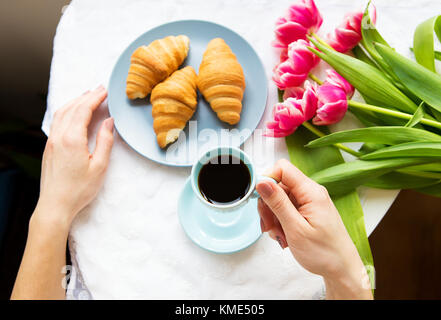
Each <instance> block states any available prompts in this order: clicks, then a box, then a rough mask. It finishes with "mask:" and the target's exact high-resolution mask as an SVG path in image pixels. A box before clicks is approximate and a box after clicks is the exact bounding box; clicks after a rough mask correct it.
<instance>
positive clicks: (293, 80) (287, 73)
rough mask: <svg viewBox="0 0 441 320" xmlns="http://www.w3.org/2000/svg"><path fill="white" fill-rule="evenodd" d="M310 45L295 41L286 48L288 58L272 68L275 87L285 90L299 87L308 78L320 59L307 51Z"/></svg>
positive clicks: (306, 42)
mask: <svg viewBox="0 0 441 320" xmlns="http://www.w3.org/2000/svg"><path fill="white" fill-rule="evenodd" d="M308 46H311V44H310V43H309V42H308V41H305V40H297V41H295V42H293V43H291V44H290V45H289V47H288V58H287V59H286V60H285V61H283V62H281V63H280V64H279V65H277V66H276V67H275V68H274V71H273V80H274V82H275V83H276V85H277V87H278V88H279V89H281V90H285V89H286V88H290V87H298V86H300V85H301V84H302V83H303V82H304V81H305V80H306V78H307V77H308V73H309V72H310V71H311V69H312V68H314V67H315V66H316V65H317V63H318V62H319V61H320V59H319V58H318V57H317V56H316V55H315V54H314V53H312V52H311V51H309V50H308Z"/></svg>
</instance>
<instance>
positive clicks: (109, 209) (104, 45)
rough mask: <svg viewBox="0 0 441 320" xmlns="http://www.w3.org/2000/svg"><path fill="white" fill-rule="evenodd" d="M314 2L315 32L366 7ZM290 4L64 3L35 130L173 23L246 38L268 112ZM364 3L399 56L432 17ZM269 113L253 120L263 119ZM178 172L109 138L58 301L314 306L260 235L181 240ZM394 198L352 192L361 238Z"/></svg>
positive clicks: (312, 279)
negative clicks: (242, 243) (214, 245)
mask: <svg viewBox="0 0 441 320" xmlns="http://www.w3.org/2000/svg"><path fill="white" fill-rule="evenodd" d="M316 2H317V4H318V6H319V8H320V10H321V11H322V13H323V15H324V18H325V22H324V24H323V27H322V34H323V33H327V32H329V31H330V30H331V29H332V27H335V26H336V25H337V24H338V23H340V21H341V18H342V16H343V14H344V13H345V12H347V11H349V10H351V9H356V8H361V7H364V5H365V3H366V1H352V0H347V1H337V0H333V1H332V0H322V1H318V0H317V1H316ZM290 3H292V1H287V0H284V1H280V0H278V1H274V0H253V1H245V0H243V1H238V0H222V1H220V0H219V1H218V0H216V1H204V0H199V1H189V0H188V1H185V0H175V1H170V0H168V1H165V0H156V1H153V0H149V1H145V0H131V1H130V0H94V1H90V0H89V1H87V0H73V1H72V3H71V4H70V6H69V7H68V8H67V10H66V11H65V13H64V15H63V17H62V19H61V21H60V23H59V25H58V28H57V33H56V36H55V40H54V56H53V60H52V68H51V78H50V85H49V97H48V109H47V113H46V116H45V119H44V122H43V130H44V131H45V132H46V133H47V134H48V133H49V126H50V122H51V117H52V115H53V114H54V112H55V111H56V110H57V108H59V107H61V106H62V105H63V104H64V103H65V102H67V101H68V100H70V99H72V98H73V97H75V96H78V95H79V94H81V93H82V92H84V91H85V90H87V89H89V88H93V87H95V86H97V85H98V84H100V83H103V84H107V82H108V79H109V76H110V72H111V70H112V68H113V65H114V63H115V62H116V59H117V58H118V56H119V54H120V53H121V52H122V51H123V49H124V48H125V47H126V46H127V45H128V44H129V43H130V42H131V41H132V40H133V39H135V38H136V37H137V36H138V35H139V34H141V33H143V32H145V31H147V30H149V29H150V28H152V27H155V26H157V25H160V24H162V23H165V22H169V21H173V20H180V19H202V20H209V21H213V22H217V23H220V24H223V25H225V26H227V27H229V28H231V29H233V30H235V31H236V32H238V33H239V34H241V35H242V36H243V37H244V38H245V39H247V40H248V41H249V42H250V43H251V44H252V45H253V47H254V48H255V50H256V51H257V52H258V54H259V55H260V57H261V59H262V61H263V62H264V65H265V68H266V71H267V77H268V82H269V83H270V86H269V90H270V91H269V99H268V106H269V107H270V106H272V105H273V104H274V103H275V102H276V99H277V97H276V88H275V86H274V84H273V83H272V82H271V81H270V77H271V70H272V68H273V66H274V64H275V62H276V60H277V57H276V56H275V55H274V53H273V50H272V48H271V47H270V42H271V40H272V38H273V24H274V21H275V20H276V18H277V17H278V16H279V15H281V14H282V13H283V11H284V10H285V8H287V7H288V5H289V4H290ZM375 4H376V5H377V9H378V23H377V24H378V26H379V29H380V31H381V32H382V34H383V35H384V36H385V38H386V39H387V40H389V41H390V43H391V44H392V45H393V46H395V47H396V48H397V49H398V50H399V51H400V52H408V47H409V46H410V45H411V40H412V34H413V30H414V28H415V26H416V25H417V23H418V22H419V21H422V20H423V19H426V18H428V17H430V16H432V15H434V14H435V13H436V12H441V5H440V4H439V3H438V1H418V0H413V1H406V2H405V4H403V3H402V2H401V1H399V0H393V1H392V0H382V1H380V0H377V1H375ZM417 14H418V18H416V16H417ZM106 107H107V106H106V105H105V104H104V105H103V106H101V108H100V109H99V112H98V113H97V114H96V116H95V117H94V120H93V122H92V125H91V127H92V128H91V130H90V138H91V139H90V141H91V146H90V147H91V148H93V147H94V141H95V139H94V137H95V134H96V130H97V124H98V123H99V122H100V121H101V120H102V119H104V118H105V117H107V116H108V112H107V109H106ZM269 107H268V108H267V111H266V113H265V116H264V119H268V117H269V114H270V108H269ZM263 123H264V122H262V123H261V124H260V127H262V126H263ZM350 126H353V123H352V122H351V120H348V121H346V122H345V123H341V124H339V128H337V129H341V128H348V127H350ZM245 150H246V151H247V152H248V153H249V154H250V155H251V157H252V158H253V160H254V161H255V163H256V166H257V167H258V169H259V171H263V169H264V168H268V167H270V166H271V165H272V163H273V162H274V161H276V160H277V159H278V158H282V157H285V158H287V157H288V154H287V150H286V146H285V142H284V140H283V139H273V140H272V139H267V141H266V143H265V144H263V146H261V147H259V148H253V146H252V144H251V143H250V142H247V143H246V144H245ZM189 173H190V169H188V168H172V167H165V166H162V165H158V164H156V163H154V162H152V161H150V160H148V159H145V158H143V157H141V156H140V155H138V154H137V153H136V152H135V151H133V150H132V149H131V148H130V147H129V146H128V145H127V144H125V143H124V142H123V141H122V140H121V138H120V137H119V136H116V140H115V146H114V150H113V152H112V156H111V161H110V166H109V169H108V173H107V177H106V180H105V183H104V187H103V189H102V190H101V192H100V193H99V195H98V197H97V199H96V200H95V201H94V202H93V203H92V204H91V205H90V206H89V207H87V208H86V209H84V210H83V212H81V213H80V214H79V215H78V217H77V218H76V219H75V221H74V223H73V225H72V229H71V233H70V237H69V244H70V249H71V254H72V258H73V264H74V267H75V268H76V270H77V271H79V272H77V273H76V275H77V276H79V277H76V279H75V280H76V281H71V284H70V287H69V288H70V289H71V290H69V297H70V298H90V297H92V298H97V299H101V298H110V299H112V298H123V299H124V298H135V299H137V298H147V299H148V298H158V299H160V298H176V299H179V298H188V299H202V298H206V299H214V298H219V299H223V298H229V299H236V298H251V299H254V298H263V299H311V298H320V297H321V296H322V294H323V282H322V279H321V278H320V277H318V276H315V275H312V274H310V273H309V272H307V271H306V270H304V269H303V268H302V267H300V266H299V265H298V264H297V263H296V261H295V260H294V259H293V258H292V256H291V254H290V253H289V251H288V250H285V251H282V250H280V248H279V247H278V244H277V243H276V242H274V241H272V240H270V239H269V238H268V236H266V235H264V236H263V237H262V238H261V239H260V240H259V241H258V242H257V243H256V244H255V245H253V246H252V247H250V248H248V249H247V250H245V251H242V252H240V253H237V254H234V255H216V254H212V253H208V252H206V251H204V250H202V249H200V248H198V247H197V246H195V245H194V244H193V243H192V242H191V241H190V240H189V239H187V237H186V236H185V234H184V232H183V231H182V229H181V227H180V225H179V223H178V218H177V214H176V204H177V198H178V195H179V192H180V190H181V188H182V186H183V183H184V181H185V179H186V177H187V176H188V175H189ZM397 193H398V191H383V190H373V189H364V188H360V197H361V200H362V205H363V209H364V212H365V221H366V227H367V231H368V233H369V234H370V233H371V232H372V231H373V230H374V228H375V227H376V225H377V224H378V223H379V221H380V220H381V219H382V217H383V216H384V214H385V213H386V211H387V210H388V208H389V206H390V205H391V204H392V202H393V201H394V199H395V197H396V195H397ZM75 284H76V288H75ZM85 288H87V289H88V290H86V289H85ZM74 289H76V290H74ZM83 289H85V290H83Z"/></svg>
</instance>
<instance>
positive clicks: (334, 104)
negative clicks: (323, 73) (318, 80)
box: [312, 83, 348, 126]
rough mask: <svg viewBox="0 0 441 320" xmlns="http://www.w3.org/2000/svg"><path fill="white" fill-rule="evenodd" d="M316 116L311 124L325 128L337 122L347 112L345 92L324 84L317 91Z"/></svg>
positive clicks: (339, 88)
mask: <svg viewBox="0 0 441 320" xmlns="http://www.w3.org/2000/svg"><path fill="white" fill-rule="evenodd" d="M317 98H318V104H317V114H316V115H315V117H314V119H312V122H313V123H314V124H315V125H318V126H327V125H330V124H333V123H337V122H339V121H340V120H341V119H343V117H344V116H345V114H346V111H347V110H348V100H347V98H346V92H345V91H344V89H342V88H341V87H339V86H338V87H337V86H334V85H332V84H330V83H325V84H323V85H322V86H320V87H319V88H318V89H317Z"/></svg>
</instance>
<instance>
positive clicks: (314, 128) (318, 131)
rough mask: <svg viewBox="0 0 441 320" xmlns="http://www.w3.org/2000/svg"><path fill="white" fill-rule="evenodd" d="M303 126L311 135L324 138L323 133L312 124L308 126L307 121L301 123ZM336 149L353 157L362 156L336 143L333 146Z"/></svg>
mask: <svg viewBox="0 0 441 320" xmlns="http://www.w3.org/2000/svg"><path fill="white" fill-rule="evenodd" d="M303 126H304V127H305V128H306V129H308V130H309V131H311V132H312V133H314V134H315V135H316V136H318V137H320V138H321V137H324V136H326V134H325V133H323V132H321V131H320V130H319V129H317V128H316V127H314V126H313V125H312V124H310V123H309V122H308V121H305V122H303ZM333 146H334V147H336V148H339V149H340V150H343V151H345V152H347V153H349V154H351V155H353V156H355V157H360V156H361V155H362V154H361V153H360V152H357V151H355V150H352V149H351V148H349V147H346V146H345V145H343V144H341V143H336V144H334V145H333Z"/></svg>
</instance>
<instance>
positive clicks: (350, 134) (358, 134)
mask: <svg viewBox="0 0 441 320" xmlns="http://www.w3.org/2000/svg"><path fill="white" fill-rule="evenodd" d="M413 141H441V136H439V135H437V134H435V133H432V132H429V131H425V130H422V129H417V128H409V127H369V128H360V129H352V130H346V131H339V132H335V133H331V134H329V135H326V136H324V137H321V138H318V139H315V140H313V141H311V142H310V143H308V144H307V145H306V146H307V147H309V148H318V147H324V146H329V145H333V144H336V143H343V142H365V143H375V144H387V145H396V144H402V143H406V142H413Z"/></svg>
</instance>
